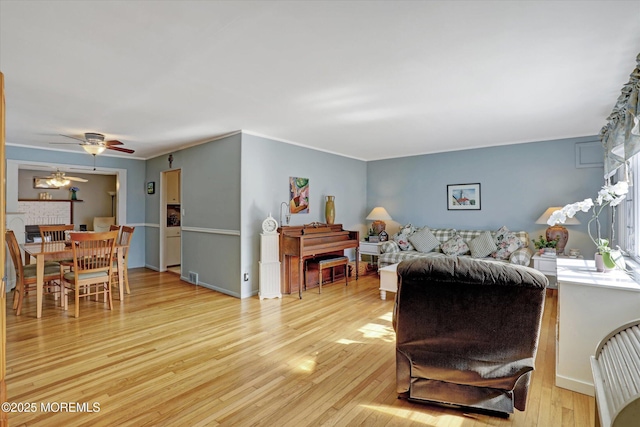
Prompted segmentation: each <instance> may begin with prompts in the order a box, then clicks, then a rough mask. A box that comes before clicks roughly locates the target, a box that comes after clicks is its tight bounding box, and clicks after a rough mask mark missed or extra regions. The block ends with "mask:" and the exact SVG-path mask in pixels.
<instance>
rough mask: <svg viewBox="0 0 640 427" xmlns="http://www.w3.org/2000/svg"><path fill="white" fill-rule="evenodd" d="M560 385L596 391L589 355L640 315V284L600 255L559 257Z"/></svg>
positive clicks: (558, 380)
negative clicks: (602, 268) (599, 260)
mask: <svg viewBox="0 0 640 427" xmlns="http://www.w3.org/2000/svg"><path fill="white" fill-rule="evenodd" d="M557 265H558V271H557V274H558V317H557V325H556V331H557V334H556V385H557V386H558V387H562V388H566V389H569V390H573V391H577V392H579V393H583V394H588V395H590V396H593V395H594V387H593V376H592V373H591V365H590V362H589V358H590V357H591V356H592V355H594V354H595V350H596V346H597V345H598V343H599V342H600V340H602V339H603V338H604V337H605V336H606V335H607V334H608V333H609V332H611V331H612V330H614V329H615V328H617V327H619V326H622V325H624V324H625V323H628V322H630V321H632V320H634V319H637V318H638V317H640V284H638V283H637V282H635V281H634V280H633V279H632V278H631V277H629V276H628V275H627V274H625V273H624V272H623V271H620V270H614V271H610V272H607V273H598V272H597V271H596V268H595V263H594V261H586V260H583V259H571V258H558V260H557Z"/></svg>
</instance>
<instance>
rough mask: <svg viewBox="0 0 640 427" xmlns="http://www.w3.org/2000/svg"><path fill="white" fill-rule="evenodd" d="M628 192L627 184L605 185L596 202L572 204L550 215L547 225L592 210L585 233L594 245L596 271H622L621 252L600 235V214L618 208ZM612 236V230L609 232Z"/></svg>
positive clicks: (590, 200)
mask: <svg viewBox="0 0 640 427" xmlns="http://www.w3.org/2000/svg"><path fill="white" fill-rule="evenodd" d="M628 192H629V184H628V183H627V182H625V181H620V182H618V183H616V184H614V185H610V184H606V185H604V186H603V187H602V189H601V190H600V191H599V192H598V197H597V198H596V201H595V203H594V201H593V200H592V199H591V198H589V199H584V200H583V201H581V202H576V203H572V204H569V205H566V206H565V207H563V208H562V209H560V210H557V211H555V212H553V213H552V214H551V217H549V220H548V221H547V224H549V225H555V224H557V223H564V222H565V220H566V219H567V218H573V216H574V215H575V214H576V213H578V212H580V211H582V212H589V210H590V209H591V208H593V214H592V216H591V219H590V220H589V222H588V223H587V232H588V233H589V238H590V239H591V241H592V242H593V243H594V244H595V245H596V248H597V252H596V254H595V262H596V269H597V270H598V271H605V270H607V269H614V268H621V269H624V267H625V262H624V258H622V252H621V251H620V248H618V249H612V248H610V247H609V240H608V239H603V238H602V237H601V235H600V218H599V216H600V213H601V212H602V210H603V209H604V208H605V207H606V206H609V205H611V207H612V208H615V207H616V206H618V205H619V204H620V203H621V202H622V201H623V200H624V199H625V197H626V196H627V193H628ZM593 225H595V229H596V231H595V234H596V236H595V237H594V235H593V232H592V231H591V228H592V226H593ZM611 234H612V236H613V229H612V230H611Z"/></svg>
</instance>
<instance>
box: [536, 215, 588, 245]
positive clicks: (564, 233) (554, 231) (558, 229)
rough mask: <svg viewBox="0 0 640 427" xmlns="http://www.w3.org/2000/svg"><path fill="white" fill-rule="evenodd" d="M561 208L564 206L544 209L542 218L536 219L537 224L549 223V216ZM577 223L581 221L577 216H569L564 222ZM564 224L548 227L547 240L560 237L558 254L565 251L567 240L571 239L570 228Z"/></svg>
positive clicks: (566, 223)
mask: <svg viewBox="0 0 640 427" xmlns="http://www.w3.org/2000/svg"><path fill="white" fill-rule="evenodd" d="M560 209H562V206H560V207H554V206H552V207H550V208H549V209H547V210H546V211H544V213H543V214H542V215H540V218H538V219H537V220H536V224H547V221H548V220H549V217H551V214H552V213H554V212H555V211H559V210H560ZM577 224H580V221H578V220H577V219H576V218H567V220H566V221H565V222H564V225H577ZM564 225H563V224H556V225H552V226H550V227H548V228H547V232H546V239H547V242H550V241H551V240H555V239H558V244H557V245H556V253H557V254H558V255H561V254H563V253H564V248H565V246H566V245H567V242H568V241H569V230H567V229H566V228H565V227H564Z"/></svg>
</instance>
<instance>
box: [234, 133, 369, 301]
mask: <svg viewBox="0 0 640 427" xmlns="http://www.w3.org/2000/svg"><path fill="white" fill-rule="evenodd" d="M366 174H367V166H366V162H364V161H361V160H355V159H351V158H348V157H344V156H339V155H336V154H331V153H326V152H322V151H317V150H312V149H309V148H304V147H300V146H296V145H292V144H287V143H284V142H280V141H275V140H272V139H268V138H263V137H259V136H254V135H250V134H246V133H243V134H242V209H241V214H242V221H241V222H242V233H241V234H242V271H243V273H244V272H247V273H249V279H250V280H249V281H247V282H243V288H242V296H243V297H247V296H250V295H255V294H256V293H257V292H258V287H259V277H258V274H259V270H258V266H259V264H258V261H259V260H260V233H261V232H262V221H263V220H264V219H265V218H266V217H267V215H268V214H269V213H271V215H272V216H273V217H274V218H275V219H276V220H277V221H278V224H280V222H281V221H280V204H281V203H282V202H287V203H288V201H289V177H291V176H296V177H302V178H309V197H310V201H309V213H307V214H295V215H291V223H290V225H303V224H308V223H311V222H314V221H317V222H325V200H326V199H325V198H326V196H328V195H331V196H335V205H336V217H335V223H336V224H342V226H343V228H344V229H346V230H353V231H356V230H357V231H359V232H360V234H361V235H362V233H363V232H364V231H365V228H364V217H365V216H366V212H365V206H366V193H367V191H366ZM280 225H282V224H280ZM347 255H349V256H350V257H351V258H352V259H354V257H355V251H347Z"/></svg>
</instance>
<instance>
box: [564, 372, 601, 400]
mask: <svg viewBox="0 0 640 427" xmlns="http://www.w3.org/2000/svg"><path fill="white" fill-rule="evenodd" d="M556 386H558V387H562V388H566V389H567V390H571V391H575V392H578V393H582V394H586V395H587V396H594V395H595V388H594V386H593V383H587V382H584V381H580V380H576V379H573V378H569V377H564V376H562V375H557V374H556Z"/></svg>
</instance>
